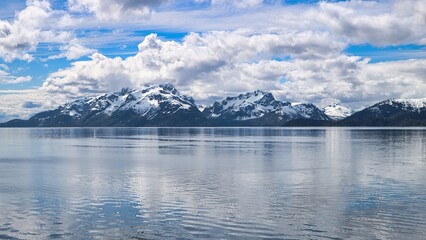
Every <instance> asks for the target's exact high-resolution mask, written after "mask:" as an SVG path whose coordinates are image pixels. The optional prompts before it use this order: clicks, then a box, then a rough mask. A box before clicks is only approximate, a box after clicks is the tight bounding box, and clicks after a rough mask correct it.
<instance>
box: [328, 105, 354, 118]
mask: <svg viewBox="0 0 426 240" xmlns="http://www.w3.org/2000/svg"><path fill="white" fill-rule="evenodd" d="M323 111H324V113H325V114H326V115H327V116H329V117H330V118H331V119H333V120H341V119H344V118H346V117H349V116H350V115H352V113H353V110H352V109H350V108H347V107H344V106H342V105H340V103H332V104H330V105H328V106H327V107H325V108H324V109H323Z"/></svg>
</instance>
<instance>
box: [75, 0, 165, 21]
mask: <svg viewBox="0 0 426 240" xmlns="http://www.w3.org/2000/svg"><path fill="white" fill-rule="evenodd" d="M165 2H167V0H68V7H69V9H70V10H71V11H73V12H89V13H93V14H94V15H95V16H96V17H97V18H98V19H100V20H122V19H124V18H146V17H148V16H149V15H150V14H151V7H156V6H159V5H161V4H163V3H165Z"/></svg>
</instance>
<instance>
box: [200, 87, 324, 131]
mask: <svg viewBox="0 0 426 240" xmlns="http://www.w3.org/2000/svg"><path fill="white" fill-rule="evenodd" d="M203 114H204V116H205V117H206V118H208V119H209V120H211V121H212V123H213V124H214V125H231V126H232V125H242V126H251V125H255V126H281V125H282V124H284V123H286V122H288V121H292V120H297V119H311V120H323V121H329V120H330V118H329V117H328V116H327V115H325V114H324V112H322V111H321V110H320V109H318V108H317V107H316V106H315V105H313V104H310V103H301V104H292V103H290V102H284V101H278V100H276V99H275V98H274V96H273V95H272V93H270V92H265V91H260V90H257V91H254V92H248V93H243V94H240V95H238V96H235V97H227V98H225V99H223V100H221V101H216V102H214V103H213V104H212V105H210V106H208V107H206V108H205V109H204V110H203Z"/></svg>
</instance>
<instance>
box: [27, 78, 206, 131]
mask: <svg viewBox="0 0 426 240" xmlns="http://www.w3.org/2000/svg"><path fill="white" fill-rule="evenodd" d="M27 124H29V125H31V126H199V125H207V124H208V123H207V119H206V118H205V117H204V116H203V115H202V114H201V112H200V111H199V110H198V108H197V106H196V105H195V103H194V100H193V99H192V98H191V97H188V96H185V95H182V94H180V93H179V91H177V90H176V88H175V87H174V86H173V85H171V84H153V85H148V86H145V87H144V88H142V89H123V90H122V91H121V92H115V93H109V94H103V95H99V96H96V97H88V98H83V99H78V100H75V101H73V102H70V103H67V104H65V105H63V106H60V107H59V108H57V109H55V110H51V111H46V112H42V113H39V114H36V115H34V116H33V117H32V118H30V119H29V120H28V121H27Z"/></svg>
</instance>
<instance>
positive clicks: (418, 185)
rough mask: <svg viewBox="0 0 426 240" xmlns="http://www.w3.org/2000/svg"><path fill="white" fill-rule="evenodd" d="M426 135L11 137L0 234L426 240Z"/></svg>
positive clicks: (3, 150) (316, 132)
mask: <svg viewBox="0 0 426 240" xmlns="http://www.w3.org/2000/svg"><path fill="white" fill-rule="evenodd" d="M425 226H426V129H424V128H400V129H395V128H381V129H380V128H56V129H0V239H200V238H201V239H202V238H211V239H425V238H426V227H425Z"/></svg>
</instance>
